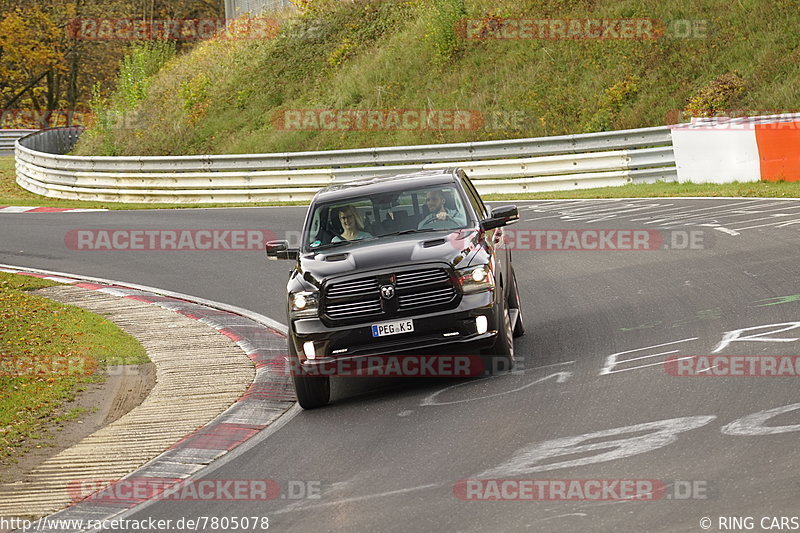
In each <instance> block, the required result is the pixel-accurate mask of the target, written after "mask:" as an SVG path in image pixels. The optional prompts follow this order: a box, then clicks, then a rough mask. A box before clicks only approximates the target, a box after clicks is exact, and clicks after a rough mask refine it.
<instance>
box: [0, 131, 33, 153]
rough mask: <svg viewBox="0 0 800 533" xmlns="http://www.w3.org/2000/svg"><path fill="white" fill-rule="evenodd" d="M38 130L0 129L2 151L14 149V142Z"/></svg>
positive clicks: (0, 149)
mask: <svg viewBox="0 0 800 533" xmlns="http://www.w3.org/2000/svg"><path fill="white" fill-rule="evenodd" d="M35 131H36V130H0V152H4V151H6V150H13V149H14V142H15V141H16V140H17V139H19V138H21V137H24V136H25V135H28V134H29V133H33V132H35Z"/></svg>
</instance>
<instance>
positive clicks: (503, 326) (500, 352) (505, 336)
mask: <svg viewBox="0 0 800 533" xmlns="http://www.w3.org/2000/svg"><path fill="white" fill-rule="evenodd" d="M501 317H502V318H501V323H500V324H498V325H497V326H498V327H497V339H496V340H495V342H494V345H493V346H492V347H491V348H489V349H488V350H486V351H484V352H483V364H484V372H485V373H486V374H488V375H490V376H493V375H495V374H499V373H501V372H508V371H510V370H511V369H512V368H513V367H514V329H513V325H512V324H511V316H510V314H509V307H508V305H504V306H503V313H502V315H501Z"/></svg>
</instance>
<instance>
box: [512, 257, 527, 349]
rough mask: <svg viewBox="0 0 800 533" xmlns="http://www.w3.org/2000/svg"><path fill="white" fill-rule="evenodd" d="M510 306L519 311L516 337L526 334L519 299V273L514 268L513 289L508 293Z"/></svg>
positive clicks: (515, 331)
mask: <svg viewBox="0 0 800 533" xmlns="http://www.w3.org/2000/svg"><path fill="white" fill-rule="evenodd" d="M508 307H509V308H510V309H513V310H515V311H516V312H517V313H516V314H517V320H516V322H515V324H514V337H522V336H523V335H525V323H524V322H523V320H522V304H521V303H520V301H519V288H518V287H517V274H516V273H515V272H514V271H513V270H512V271H511V290H510V291H509V293H508Z"/></svg>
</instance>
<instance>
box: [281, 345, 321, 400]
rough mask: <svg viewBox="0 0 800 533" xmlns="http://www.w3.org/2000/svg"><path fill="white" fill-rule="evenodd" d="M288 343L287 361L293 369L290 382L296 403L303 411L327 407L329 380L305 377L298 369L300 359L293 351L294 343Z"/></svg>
mask: <svg viewBox="0 0 800 533" xmlns="http://www.w3.org/2000/svg"><path fill="white" fill-rule="evenodd" d="M288 341H289V360H290V361H291V362H292V365H294V366H295V368H292V381H294V390H295V394H296V395H297V403H299V404H300V407H302V408H303V409H316V408H317V407H322V406H324V405H327V404H328V402H330V399H331V379H330V378H329V377H327V376H324V377H317V376H305V375H303V372H302V370H301V369H300V359H299V358H298V357H297V351H296V350H295V349H294V342H292V339H291V338H290V339H288Z"/></svg>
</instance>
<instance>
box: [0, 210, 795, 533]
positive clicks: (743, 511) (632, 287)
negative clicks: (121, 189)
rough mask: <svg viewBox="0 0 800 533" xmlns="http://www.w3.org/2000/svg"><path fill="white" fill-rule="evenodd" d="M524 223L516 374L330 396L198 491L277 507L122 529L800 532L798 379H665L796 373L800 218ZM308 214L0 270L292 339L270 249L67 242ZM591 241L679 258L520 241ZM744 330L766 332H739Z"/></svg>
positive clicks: (210, 512) (49, 217) (51, 253)
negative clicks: (780, 366)
mask: <svg viewBox="0 0 800 533" xmlns="http://www.w3.org/2000/svg"><path fill="white" fill-rule="evenodd" d="M520 205H521V206H522V205H524V206H525V208H524V209H523V210H522V218H523V220H522V221H521V222H520V223H519V224H517V225H516V226H514V227H513V229H514V231H515V232H516V233H515V238H517V239H519V241H518V242H517V244H516V248H515V251H514V261H515V265H516V271H517V276H518V281H519V287H520V292H521V294H522V300H523V310H524V313H525V318H526V326H527V329H528V333H527V334H526V336H525V337H522V338H520V339H517V341H516V350H517V353H518V355H520V356H522V357H523V365H522V367H523V371H521V372H517V373H514V374H507V375H502V376H498V377H494V378H488V379H480V380H466V381H453V380H440V379H427V380H426V379H418V380H411V379H381V380H364V379H353V380H350V381H346V382H342V381H340V382H337V383H335V386H334V403H333V404H332V405H330V406H329V407H326V408H323V409H319V410H316V411H308V412H302V413H301V414H299V415H298V416H297V417H295V418H294V419H293V420H291V421H290V422H289V423H288V424H287V425H286V426H285V427H283V428H282V429H280V430H279V431H277V432H275V433H274V434H271V435H269V436H268V437H266V438H264V437H256V439H257V440H255V441H253V443H254V444H255V445H253V446H250V447H249V448H248V449H246V450H242V451H235V452H233V453H232V454H231V455H230V456H229V457H227V458H225V459H223V460H221V461H219V462H218V463H215V465H214V467H213V469H212V470H211V471H209V472H207V473H206V474H205V476H206V477H207V478H209V479H219V480H230V479H271V480H275V481H276V482H278V483H279V484H280V486H281V487H282V489H283V490H284V492H283V493H282V496H283V497H278V498H276V499H275V500H273V501H269V502H263V501H261V502H253V501H241V500H238V501H237V500H232V499H226V500H225V501H210V502H209V501H203V502H198V501H164V502H158V503H154V504H152V505H149V506H147V507H146V508H143V509H140V510H138V511H136V512H134V513H132V514H131V515H130V516H128V518H131V519H146V518H149V517H153V518H164V519H167V518H169V519H172V520H173V521H177V520H178V519H180V518H182V517H195V518H196V517H202V516H216V517H220V518H222V517H228V518H230V517H243V516H250V517H252V516H261V517H264V516H266V517H269V520H270V525H271V527H272V528H274V529H276V530H279V531H283V530H291V531H310V530H341V531H427V530H432V529H436V530H443V531H487V530H492V531H493V530H498V531H511V530H522V529H536V530H540V531H585V530H592V531H616V530H628V531H633V530H647V531H702V530H703V529H702V528H701V519H703V518H704V517H708V518H710V519H711V521H712V523H711V529H710V530H712V531H719V530H723V529H724V528H722V527H720V526H721V525H724V524H721V522H720V520H721V517H722V518H725V517H727V518H731V517H748V516H749V517H752V518H753V519H754V521H755V523H754V525H755V527H754V530H761V529H760V526H761V525H762V524H761V523H760V520H761V519H762V517H773V516H778V517H780V516H785V517H792V516H798V515H800V505H799V504H798V502H800V484H798V481H797V473H796V472H797V468H798V466H799V465H800V459H799V458H798V456H797V452H796V450H797V443H798V433H797V432H798V431H800V404H798V402H800V394H799V393H798V388H797V378H792V377H716V376H712V375H709V374H711V373H712V372H708V373H704V374H701V375H699V376H696V377H682V376H673V375H670V374H669V373H668V372H667V371H666V367H665V365H664V362H665V360H666V359H667V358H668V357H688V356H694V355H711V353H712V352H714V351H716V352H717V353H719V354H725V355H762V356H763V355H796V354H800V335H798V334H797V333H798V332H800V328H798V329H793V328H794V327H795V326H800V295H799V294H800V289H798V279H800V276H799V275H798V274H799V273H800V272H799V271H800V262H799V261H798V252H797V250H798V245H800V233H798V229H797V226H796V225H795V221H794V220H795V219H794V217H795V216H800V202H799V201H787V202H781V201H771V200H746V201H745V200H658V201H648V200H638V201H633V202H627V201H616V202H614V201H605V202H604V201H590V202H524V203H520ZM303 213H304V209H303V208H280V209H277V208H272V209H242V210H229V209H215V210H188V211H165V212H160V211H159V212H156V211H151V212H144V211H139V212H106V213H86V214H22V215H13V216H5V217H3V218H2V219H0V220H2V225H3V230H2V233H0V262H2V263H10V264H17V265H24V266H31V267H38V268H45V269H53V270H60V271H65V272H73V273H80V274H86V275H94V276H102V277H108V278H113V279H118V280H124V281H129V282H137V283H143V284H147V285H151V286H156V287H161V288H165V289H170V290H174V291H179V292H183V293H188V294H192V295H196V296H201V297H204V298H210V299H213V300H218V301H223V302H226V303H231V304H234V305H238V306H241V307H245V308H248V309H251V310H254V311H257V312H260V313H264V314H266V315H268V316H271V317H273V318H276V319H279V320H281V321H283V320H285V318H284V317H283V316H282V315H283V311H282V309H283V305H284V303H283V298H284V294H283V293H284V285H285V280H286V274H287V272H288V269H289V264H288V263H286V262H266V261H265V260H264V259H263V253H262V252H260V251H79V250H72V249H69V248H68V247H67V246H66V245H65V235H66V234H67V232H69V231H70V230H78V229H98V230H103V229H176V228H179V229H211V228H215V229H261V230H267V231H269V232H274V234H275V235H276V236H278V237H280V236H282V235H283V234H285V232H287V231H293V230H295V229H297V228H298V227H299V225H300V224H301V222H302V216H303ZM797 223H800V220H798V221H797ZM587 229H589V230H643V229H644V230H651V231H652V232H653V233H649V234H648V239H649V241H648V242H650V243H651V244H652V243H659V244H660V243H662V242H663V243H664V244H666V245H668V246H670V245H672V246H673V247H675V248H681V249H663V248H662V247H661V246H659V247H658V249H655V250H638V251H636V250H627V251H620V250H606V251H597V250H582V251H576V250H566V249H559V250H532V249H531V246H529V245H527V244H525V242H523V241H522V240H521V239H522V237H523V236H528V237H530V236H532V235H534V234H533V233H530V232H531V231H534V230H551V231H550V233H549V234H550V235H555V234H561V235H567V234H566V233H563V232H554V231H552V230H587ZM573 235H580V234H577V233H573ZM530 238H531V239H532V238H533V237H530ZM579 238H580V237H579ZM692 239H694V241H693V242H694V246H692V247H689V248H688V249H687V248H686V247H685V246H684V245H685V244H686V243H687V242H692V241H691V240H692ZM779 325H780V326H779ZM744 328H759V329H752V330H749V331H740V332H739V333H738V334H736V333H733V334H732V333H729V332H732V331H735V330H741V329H744ZM726 333H727V336H726ZM724 339H727V341H726V342H723V340H724ZM787 406H791V407H787ZM779 408H784V409H782V410H781V409H779ZM795 408H796V409H795ZM571 437H576V438H571ZM478 478H480V479H501V480H505V479H512V480H520V479H537V480H557V481H558V480H560V481H564V482H565V483H569V486H571V487H574V486H575V482H576V480H608V481H607V482H606V483H607V484H608V482H611V481H613V480H653V481H652V482H651V484H652V486H660V484H663V485H664V486H665V487H666V493H663V494H661V493H660V494H659V499H658V500H657V501H638V500H635V501H614V500H613V499H611V500H608V501H565V497H564V496H561V495H559V493H558V492H557V491H556V492H555V493H553V492H550V493H548V494H549V498H546V499H547V500H548V501H508V502H498V501H464V500H462V499H461V498H459V496H463V495H464V494H466V492H464V491H461V490H459V489H458V487H462V488H463V486H462V485H461V484H460V483H463V480H473V479H478ZM309 483H310V485H309ZM301 484H302V485H303V486H305V487H307V488H309V487H311V488H312V490H314V491H316V490H317V488H319V494H318V495H319V497H318V498H314V499H310V498H300V499H293V498H292V494H290V491H289V487H290V486H292V487H295V489H296V488H297V487H299V486H300V485H301ZM469 486H470V487H472V489H470V490H471V492H469V494H470V495H471V496H472V497H474V498H478V499H480V498H485V497H490V496H492V493H491V492H489V491H487V490H485V489H486V488H487V487H489V486H488V485H482V486H481V487H482V488H480V489H476V488H475V487H476V485H475V484H474V483H473V484H472V485H469ZM505 486H506V487H508V485H505ZM557 486H558V485H557V484H555V485H554V484H550V485H548V487H551V488H552V487H557ZM581 486H583V485H581ZM640 486H644V485H640ZM689 487H691V489H689ZM609 494H611V496H613V495H614V493H613V491H612V492H611V493H609ZM174 523H175V522H173V524H174ZM766 524H767V525H769V524H771V522H766ZM206 529H207V530H210V529H208V528H206Z"/></svg>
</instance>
